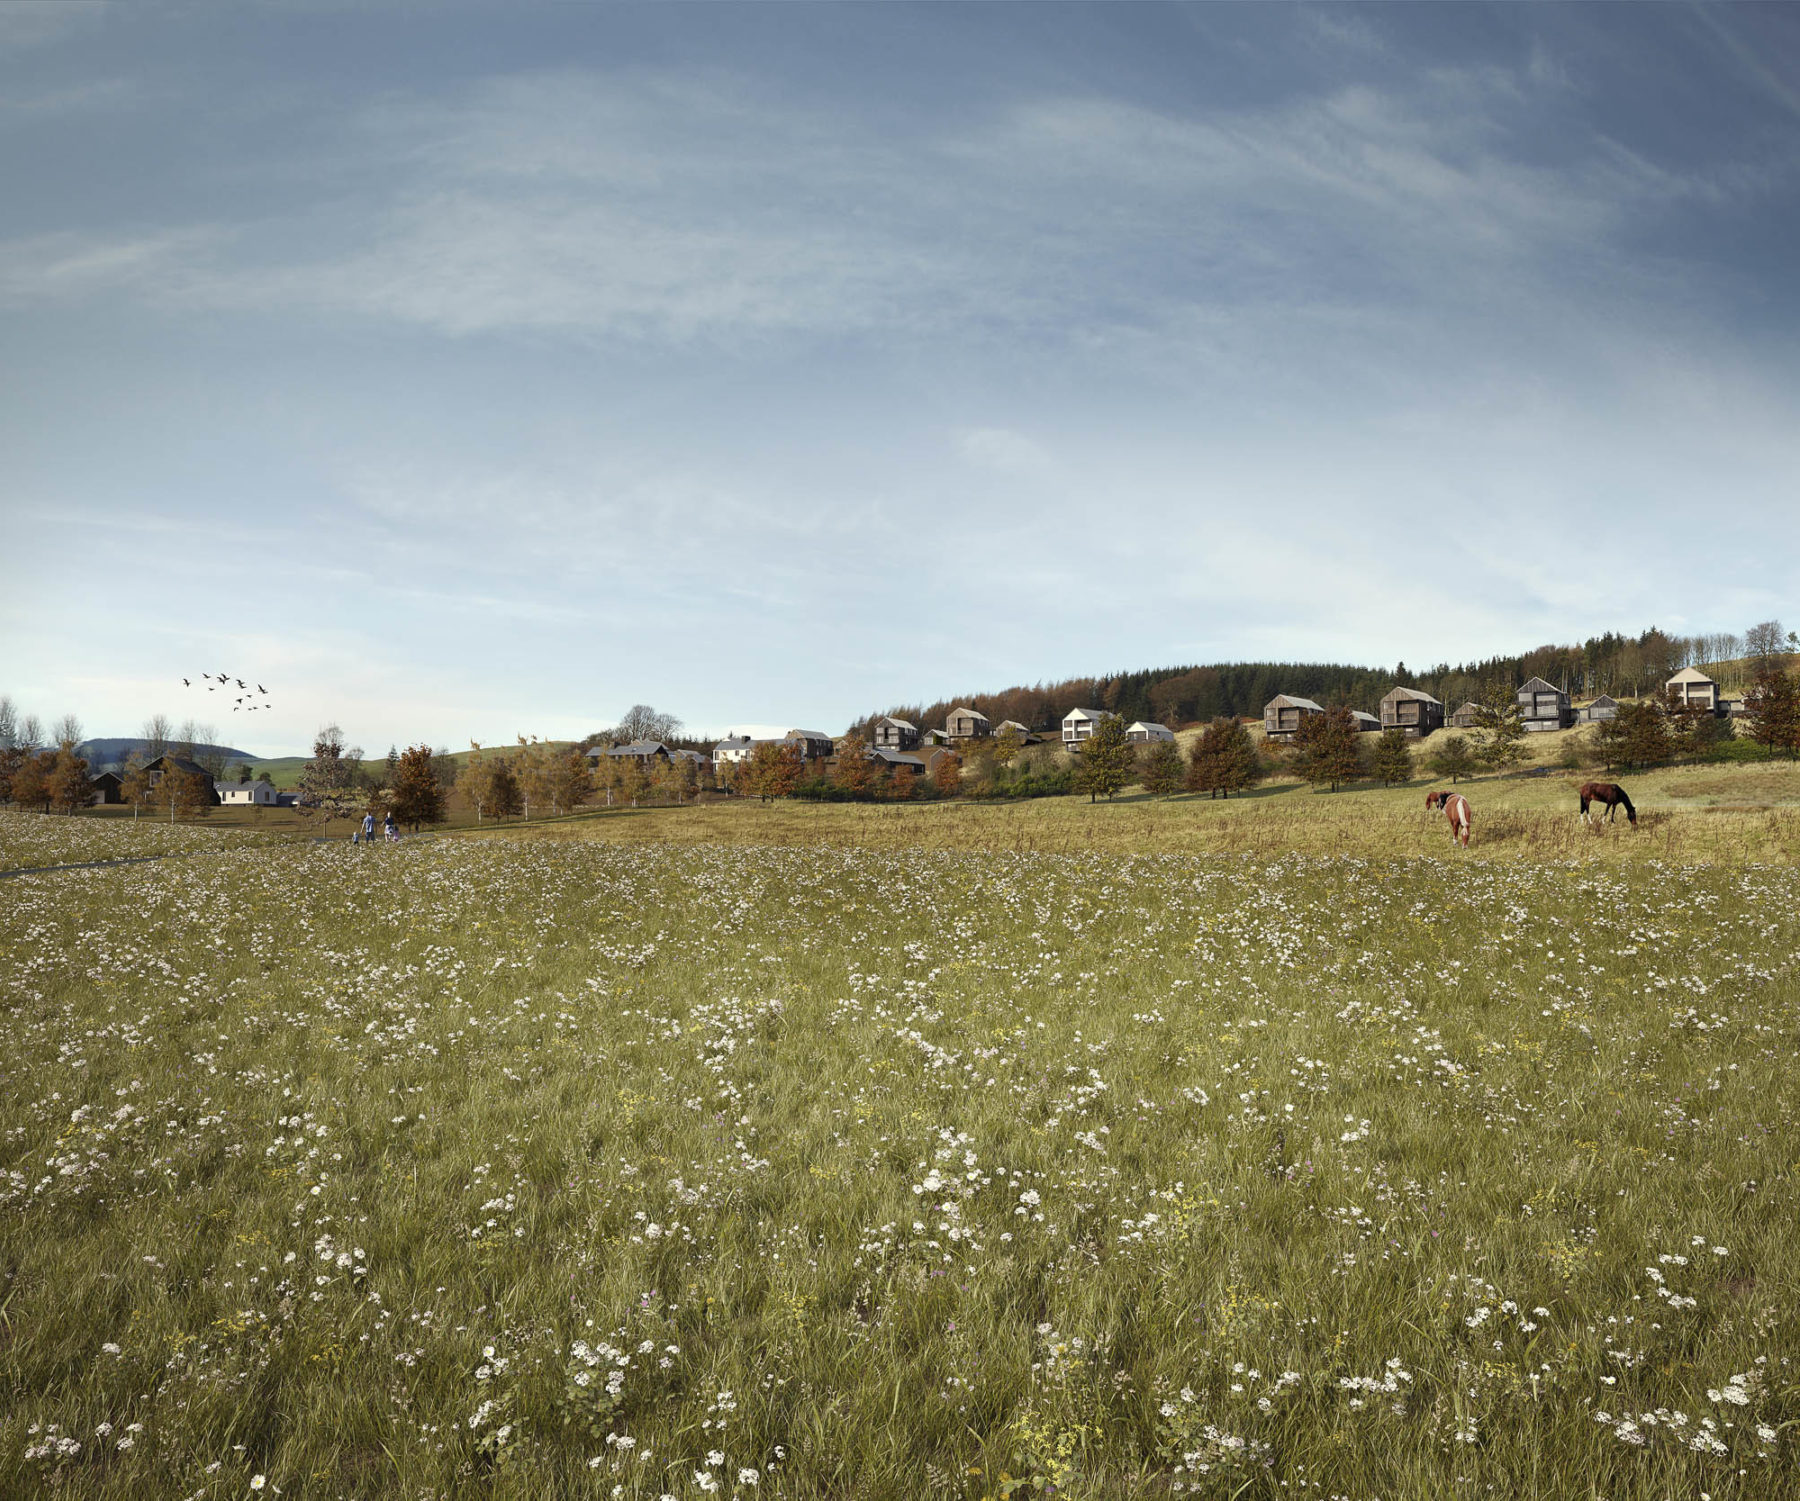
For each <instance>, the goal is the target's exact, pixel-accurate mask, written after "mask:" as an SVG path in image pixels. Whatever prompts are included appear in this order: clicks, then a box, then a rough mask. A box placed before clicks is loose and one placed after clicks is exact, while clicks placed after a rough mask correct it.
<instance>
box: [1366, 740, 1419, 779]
mask: <svg viewBox="0 0 1800 1501" xmlns="http://www.w3.org/2000/svg"><path fill="white" fill-rule="evenodd" d="M1371 769H1372V770H1373V771H1374V773H1375V778H1376V780H1377V781H1379V782H1380V783H1381V785H1382V786H1384V787H1393V786H1395V785H1397V784H1398V783H1401V782H1410V781H1411V780H1412V777H1413V758H1412V748H1411V747H1410V746H1409V745H1408V744H1407V743H1406V731H1405V730H1403V729H1401V728H1400V727H1399V726H1398V725H1395V726H1392V727H1390V728H1388V729H1385V730H1383V731H1382V732H1381V738H1380V739H1379V740H1377V741H1376V742H1375V760H1374V764H1373V766H1372V768H1371Z"/></svg>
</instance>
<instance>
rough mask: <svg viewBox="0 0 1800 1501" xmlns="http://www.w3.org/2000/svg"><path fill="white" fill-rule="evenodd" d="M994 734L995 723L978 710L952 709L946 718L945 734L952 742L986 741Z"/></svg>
mask: <svg viewBox="0 0 1800 1501" xmlns="http://www.w3.org/2000/svg"><path fill="white" fill-rule="evenodd" d="M992 732H993V723H992V721H991V720H989V718H988V717H987V715H985V714H983V713H981V712H980V711H979V710H976V709H963V708H956V709H952V710H951V711H950V712H949V713H948V714H946V715H945V716H944V733H945V734H946V735H948V736H949V737H950V738H951V739H952V740H985V739H987V737H988V736H989V735H990V734H991V733H992Z"/></svg>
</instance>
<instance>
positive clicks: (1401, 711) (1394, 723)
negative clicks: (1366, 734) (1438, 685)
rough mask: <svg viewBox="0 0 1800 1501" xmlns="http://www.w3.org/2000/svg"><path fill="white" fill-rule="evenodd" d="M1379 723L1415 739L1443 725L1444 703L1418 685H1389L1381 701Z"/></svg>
mask: <svg viewBox="0 0 1800 1501" xmlns="http://www.w3.org/2000/svg"><path fill="white" fill-rule="evenodd" d="M1381 727H1382V728H1383V729H1384V730H1391V729H1401V730H1405V731H1406V735H1407V738H1408V739H1409V740H1418V739H1420V738H1422V737H1423V736H1426V735H1429V734H1430V733H1431V732H1432V731H1433V730H1441V729H1442V728H1443V727H1444V706H1443V704H1441V703H1439V702H1438V700H1437V699H1435V698H1433V697H1432V696H1431V695H1430V694H1429V693H1427V692H1425V691H1424V689H1422V688H1399V687H1395V688H1390V689H1388V692H1387V696H1386V697H1385V698H1383V699H1382V701H1381Z"/></svg>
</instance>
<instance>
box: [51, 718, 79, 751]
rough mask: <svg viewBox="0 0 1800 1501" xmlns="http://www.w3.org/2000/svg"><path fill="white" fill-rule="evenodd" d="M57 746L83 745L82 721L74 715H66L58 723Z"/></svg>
mask: <svg viewBox="0 0 1800 1501" xmlns="http://www.w3.org/2000/svg"><path fill="white" fill-rule="evenodd" d="M56 744H58V745H79V744H81V721H80V719H78V718H77V717H76V716H75V715H73V714H65V715H63V717H62V718H61V719H59V720H57V721H56Z"/></svg>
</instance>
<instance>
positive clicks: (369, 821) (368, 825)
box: [350, 811, 400, 844]
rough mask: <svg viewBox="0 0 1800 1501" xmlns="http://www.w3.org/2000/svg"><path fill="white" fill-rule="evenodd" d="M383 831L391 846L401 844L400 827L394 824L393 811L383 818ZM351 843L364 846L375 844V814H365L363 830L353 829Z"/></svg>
mask: <svg viewBox="0 0 1800 1501" xmlns="http://www.w3.org/2000/svg"><path fill="white" fill-rule="evenodd" d="M381 829H382V834H383V837H385V838H386V840H387V842H388V843H389V844H398V843H399V842H400V825H399V824H397V823H395V822H394V815H393V813H392V811H390V812H388V813H387V814H386V815H385V816H384V817H383V818H382V821H381ZM350 842H351V843H352V844H356V843H359V842H360V843H362V844H373V843H374V842H375V815H374V814H373V813H365V814H363V821H362V828H360V829H352V830H351V831H350Z"/></svg>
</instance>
